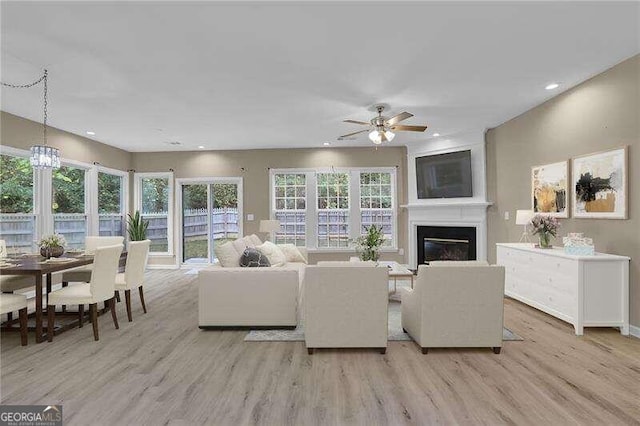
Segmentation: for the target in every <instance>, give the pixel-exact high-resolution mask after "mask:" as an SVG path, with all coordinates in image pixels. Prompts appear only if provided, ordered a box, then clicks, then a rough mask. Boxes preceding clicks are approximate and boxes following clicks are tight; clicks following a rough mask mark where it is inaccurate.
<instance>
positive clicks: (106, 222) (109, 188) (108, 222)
mask: <svg viewBox="0 0 640 426" xmlns="http://www.w3.org/2000/svg"><path fill="white" fill-rule="evenodd" d="M124 181H125V178H124V177H123V176H120V175H115V174H110V173H106V172H102V171H99V172H98V217H99V228H98V234H99V235H101V236H107V237H109V236H116V235H121V236H124V235H125V228H126V219H125V211H126V207H125V197H124V194H125V188H124Z"/></svg>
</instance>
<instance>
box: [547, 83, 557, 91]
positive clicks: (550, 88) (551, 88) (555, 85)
mask: <svg viewBox="0 0 640 426" xmlns="http://www.w3.org/2000/svg"><path fill="white" fill-rule="evenodd" d="M558 86H560V85H559V84H558V83H551V84H547V85H546V86H545V89H547V90H553V89H557V88H558Z"/></svg>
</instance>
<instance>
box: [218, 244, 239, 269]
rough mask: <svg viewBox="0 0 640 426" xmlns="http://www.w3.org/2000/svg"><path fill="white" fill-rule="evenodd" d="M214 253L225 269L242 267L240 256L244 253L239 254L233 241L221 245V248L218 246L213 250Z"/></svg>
mask: <svg viewBox="0 0 640 426" xmlns="http://www.w3.org/2000/svg"><path fill="white" fill-rule="evenodd" d="M243 251H244V249H243ZM213 252H214V253H215V254H216V258H217V259H218V262H220V265H222V267H223V268H233V267H234V266H240V256H242V253H238V250H236V248H235V247H234V245H233V241H229V242H228V243H224V244H220V245H219V246H218V245H216V246H215V247H214V248H213Z"/></svg>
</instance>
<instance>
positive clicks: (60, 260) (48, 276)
mask: <svg viewBox="0 0 640 426" xmlns="http://www.w3.org/2000/svg"><path fill="white" fill-rule="evenodd" d="M93 257H94V256H93V255H90V254H80V255H75V254H71V253H65V254H63V255H62V256H60V257H56V258H51V259H48V260H47V259H45V258H43V257H42V256H39V255H32V254H26V255H14V256H11V257H9V258H6V259H5V262H6V263H5V264H4V266H2V267H0V275H28V276H32V277H33V278H34V285H35V291H36V297H35V299H36V300H35V302H36V306H35V323H36V324H35V325H36V326H35V333H36V343H41V342H43V341H45V339H46V334H45V332H44V330H45V328H44V326H43V318H44V316H45V314H46V312H45V309H44V305H43V303H42V302H43V292H42V289H43V283H45V285H46V295H47V298H48V296H49V293H51V289H52V274H54V273H55V272H61V271H66V270H69V269H73V268H77V267H79V266H85V265H90V264H92V263H93ZM124 259H126V252H123V254H122V256H121V257H120V264H121V265H122V262H123V260H124ZM50 326H51V324H47V327H50Z"/></svg>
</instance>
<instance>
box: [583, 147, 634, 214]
mask: <svg viewBox="0 0 640 426" xmlns="http://www.w3.org/2000/svg"><path fill="white" fill-rule="evenodd" d="M627 163H628V147H626V146H624V147H622V148H617V149H612V150H609V151H604V152H599V153H595V154H589V155H584V156H581V157H576V158H574V159H573V160H572V167H571V169H572V186H573V203H572V205H573V216H574V217H576V218H591V219H598V218H600V219H627V199H628V182H627V179H628V172H627Z"/></svg>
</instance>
